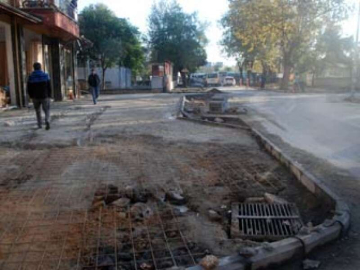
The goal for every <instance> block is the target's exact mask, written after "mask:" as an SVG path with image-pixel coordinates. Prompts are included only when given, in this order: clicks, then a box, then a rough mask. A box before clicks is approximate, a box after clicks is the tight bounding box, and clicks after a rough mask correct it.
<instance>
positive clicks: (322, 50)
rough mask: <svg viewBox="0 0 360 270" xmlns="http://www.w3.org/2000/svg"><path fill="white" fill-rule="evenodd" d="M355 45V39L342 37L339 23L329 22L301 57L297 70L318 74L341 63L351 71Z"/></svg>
mask: <svg viewBox="0 0 360 270" xmlns="http://www.w3.org/2000/svg"><path fill="white" fill-rule="evenodd" d="M353 46H354V45H353V39H352V38H351V37H350V38H349V37H347V38H344V37H342V36H341V28H340V27H339V26H338V25H333V24H329V25H328V26H327V27H326V28H325V30H323V31H321V33H320V34H319V35H318V36H317V39H316V42H315V44H314V45H313V46H312V47H310V48H309V50H308V51H306V52H304V53H303V55H302V56H300V57H299V61H298V63H297V64H296V70H297V71H298V72H299V73H304V72H308V71H310V72H311V73H313V74H314V76H318V75H320V74H321V73H322V72H323V71H324V70H325V69H326V68H329V67H334V66H337V65H341V66H345V67H348V69H349V72H350V69H351V65H352V59H351V51H352V49H353Z"/></svg>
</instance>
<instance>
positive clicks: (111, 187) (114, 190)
mask: <svg viewBox="0 0 360 270" xmlns="http://www.w3.org/2000/svg"><path fill="white" fill-rule="evenodd" d="M108 193H109V194H118V193H119V188H118V187H117V186H114V185H111V184H110V185H108Z"/></svg>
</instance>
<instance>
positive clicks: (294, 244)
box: [177, 97, 350, 270]
mask: <svg viewBox="0 0 360 270" xmlns="http://www.w3.org/2000/svg"><path fill="white" fill-rule="evenodd" d="M185 98H186V97H182V98H181V100H180V103H179V104H181V106H179V107H180V108H179V111H178V115H177V116H178V117H177V118H178V119H181V120H190V121H192V122H199V123H201V122H206V121H199V120H196V119H191V116H190V115H189V114H187V113H186V112H184V110H183V105H184V100H185ZM182 116H185V117H182ZM206 123H207V124H208V122H206ZM216 124H217V125H218V126H219V125H220V126H226V125H223V124H219V123H216ZM249 130H250V131H251V133H252V135H253V136H254V137H255V138H256V139H257V140H258V142H259V143H260V144H261V145H262V146H263V147H264V149H266V151H267V152H269V154H271V155H272V156H273V157H274V158H276V159H277V160H278V161H279V162H280V163H281V164H283V165H284V166H286V167H287V168H288V169H289V170H290V171H291V173H292V174H293V175H294V176H295V177H296V179H297V180H298V181H299V182H300V183H301V184H302V185H303V186H304V187H306V188H307V189H308V190H309V191H310V192H311V193H313V194H314V195H315V196H317V197H320V198H324V199H326V200H329V201H331V202H332V203H333V204H334V206H335V215H334V217H333V218H332V219H331V220H325V222H324V223H322V224H320V225H318V226H316V227H314V228H312V229H311V231H308V232H307V233H306V234H304V235H297V236H296V237H292V238H288V239H284V240H281V241H277V242H273V243H271V244H269V245H267V246H266V248H265V247H258V248H255V252H256V255H254V256H253V257H252V258H250V259H245V258H243V257H242V256H240V255H234V256H229V257H225V258H222V259H221V260H220V265H219V267H218V269H220V270H235V269H236V270H243V269H244V270H245V269H252V270H256V269H264V268H266V267H269V266H273V265H279V264H281V263H283V262H286V261H289V260H291V259H292V258H294V257H305V256H306V255H307V254H309V253H310V252H311V251H313V250H314V249H315V248H317V247H319V246H322V245H324V244H327V243H330V242H332V241H334V240H336V239H338V238H340V237H341V236H343V235H344V234H345V233H346V232H347V230H348V229H349V227H350V208H349V207H348V205H347V204H346V203H345V201H343V200H342V199H341V198H339V197H338V196H337V195H336V194H335V193H333V192H332V191H331V190H330V189H329V188H328V187H327V186H326V185H325V184H324V183H323V182H322V181H320V180H319V179H317V178H316V177H315V176H314V175H312V174H311V173H310V172H308V171H306V170H305V169H304V168H303V167H302V166H301V165H300V164H298V163H297V162H296V161H294V160H293V159H292V158H290V157H289V156H287V155H286V154H285V153H283V152H282V151H281V150H280V149H279V148H278V147H276V146H275V145H274V144H273V143H272V142H271V141H270V140H269V139H268V138H266V137H265V136H264V135H263V134H261V133H260V132H259V131H258V130H256V129H254V128H252V127H250V126H249ZM188 269H189V270H201V269H202V268H201V267H200V266H195V267H191V268H188Z"/></svg>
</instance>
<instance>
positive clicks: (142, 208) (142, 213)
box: [130, 203, 154, 221]
mask: <svg viewBox="0 0 360 270" xmlns="http://www.w3.org/2000/svg"><path fill="white" fill-rule="evenodd" d="M130 212H131V216H132V218H134V220H136V221H143V220H145V219H148V218H150V217H151V216H153V214H154V213H153V211H152V210H151V208H150V207H148V206H147V205H146V204H144V203H136V204H134V205H133V206H132V207H131V209H130Z"/></svg>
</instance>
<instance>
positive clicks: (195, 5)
mask: <svg viewBox="0 0 360 270" xmlns="http://www.w3.org/2000/svg"><path fill="white" fill-rule="evenodd" d="M153 1H154V0H79V11H80V12H81V10H82V9H83V8H84V7H85V6H88V5H90V4H96V3H103V4H105V5H107V6H108V7H109V8H110V9H112V10H113V11H114V12H115V14H116V15H117V16H118V17H121V18H127V19H129V21H130V22H131V23H132V24H133V25H135V26H137V27H138V28H139V30H140V31H141V32H142V33H147V30H148V27H147V18H148V16H149V12H150V10H151V6H152V3H153ZM346 1H347V2H348V3H349V4H351V5H355V4H356V3H359V0H346ZM178 2H179V4H180V5H181V6H182V7H183V9H184V10H185V11H186V12H198V15H199V19H200V20H201V21H203V22H207V23H208V24H209V27H208V29H207V32H206V35H207V37H208V39H209V44H208V46H207V54H208V61H209V62H224V64H225V65H228V66H232V65H235V60H234V59H231V58H230V59H229V58H227V57H226V55H224V54H223V53H222V50H221V46H220V45H219V42H220V40H221V37H222V30H221V27H220V25H219V20H220V19H221V17H222V16H223V14H225V13H226V11H227V9H228V0H178ZM356 13H357V12H355V11H354V12H353V13H352V14H351V15H350V18H349V19H348V20H347V21H346V22H344V24H343V29H344V35H354V34H355V32H356V22H357V17H356Z"/></svg>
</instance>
